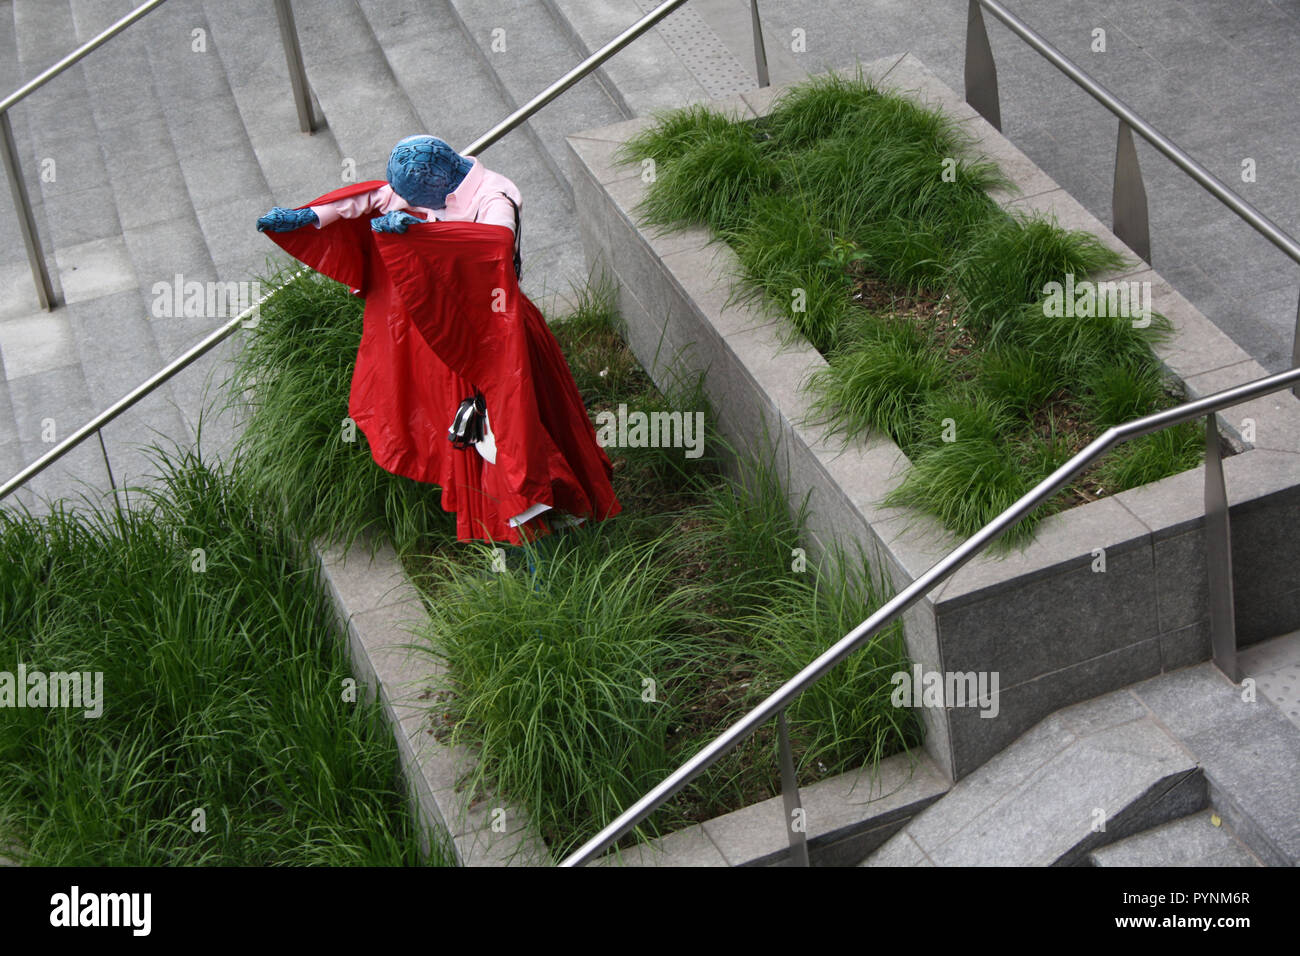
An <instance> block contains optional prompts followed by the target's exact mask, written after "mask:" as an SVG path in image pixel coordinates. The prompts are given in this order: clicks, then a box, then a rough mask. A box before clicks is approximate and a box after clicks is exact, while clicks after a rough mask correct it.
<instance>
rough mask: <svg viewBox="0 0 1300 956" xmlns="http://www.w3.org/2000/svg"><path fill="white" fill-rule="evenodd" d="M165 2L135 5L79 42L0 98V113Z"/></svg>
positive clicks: (157, 0)
mask: <svg viewBox="0 0 1300 956" xmlns="http://www.w3.org/2000/svg"><path fill="white" fill-rule="evenodd" d="M166 2H167V0H149V2H148V3H143V4H141V5H140V6H138V7H136V8H135V9H134V10H132V11H131V12H130V13H128V14H127V15H126V16H124V17H122V19H120V20H118V21H117V22H116V23H114V24H113V25H112V26H110V27H108V28H106V29H105V30H103V31H102V32H100V33H98V34H96V35H95V36H94V37H92V38H91V39H89V40H87V41H86V42H85V43H83V44H81V46H79V47H77V48H76V49H75V50H73V51H72V52H71V53H69V54H68V55H67V56H65V57H64V58H63V59H61V60H59V62H57V63H55V64H54V65H53V66H51V67H49V68H48V69H45V70H42V71H41V72H40V73H39V74H37V75H36V76H35V77H33V78H32V79H30V80H28V81H27V82H26V83H24V84H23V85H22V86H20V87H18V89H16V90H14V91H13V92H12V93H10V94H9V95H8V96H6V97H5V98H4V99H3V100H0V113H4V112H6V111H7V110H8V109H9V108H10V107H11V106H13V105H14V104H16V103H18V102H20V101H21V100H24V99H26V98H27V97H28V96H30V95H31V94H33V93H35V92H36V91H37V90H39V89H40V88H41V87H42V86H44V85H45V84H46V83H48V82H50V80H52V79H54V78H55V77H56V76H58V75H59V74H60V73H62V72H63V71H64V70H66V69H67V68H68V67H70V66H72V65H73V64H74V63H76V62H77V61H78V60H80V59H81V58H82V57H84V56H85V55H86V54H87V53H90V52H91V51H92V50H96V49H98V48H99V47H101V46H103V45H104V44H105V43H106V42H108V41H109V40H111V39H112V38H113V37H115V36H117V35H118V34H119V33H121V32H122V31H123V30H125V29H126V28H127V27H129V26H130V25H131V24H133V23H135V21H137V20H139V19H140V18H141V17H143V16H144V15H145V14H148V13H152V12H153V11H154V10H156V9H158V8H159V7H161V6H162V5H163V4H164V3H166Z"/></svg>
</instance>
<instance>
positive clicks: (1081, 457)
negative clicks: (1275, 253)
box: [559, 368, 1300, 866]
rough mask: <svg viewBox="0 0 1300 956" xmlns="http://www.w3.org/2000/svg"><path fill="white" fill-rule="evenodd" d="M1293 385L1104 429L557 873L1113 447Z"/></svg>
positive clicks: (1289, 379) (1239, 392) (1227, 393)
mask: <svg viewBox="0 0 1300 956" xmlns="http://www.w3.org/2000/svg"><path fill="white" fill-rule="evenodd" d="M1296 383H1300V368H1294V369H1290V370H1289V371H1286V372H1279V373H1277V374H1276V375H1269V376H1266V377H1264V378H1261V379H1257V380H1255V381H1253V382H1247V383H1246V384H1244V385H1238V386H1236V387H1234V388H1229V389H1225V390H1223V391H1222V392H1216V393H1215V394H1214V395H1209V396H1206V397H1205V398H1201V399H1197V400H1196V401H1194V402H1187V403H1185V404H1183V405H1177V406H1175V407H1173V408H1169V409H1165V410H1164V411H1161V412H1156V413H1155V414H1154V415H1147V416H1145V417H1143V418H1137V419H1134V420H1133V421H1131V422H1126V423H1124V424H1123V425H1117V426H1115V427H1113V428H1108V429H1107V430H1106V431H1105V432H1103V433H1102V434H1101V435H1100V436H1098V437H1097V438H1096V439H1095V440H1094V441H1093V442H1092V443H1091V444H1089V445H1088V446H1087V447H1086V448H1084V449H1083V450H1082V451H1080V452H1079V453H1078V454H1076V455H1075V456H1074V457H1072V458H1071V459H1070V460H1069V461H1067V462H1066V463H1065V464H1063V465H1061V467H1059V468H1057V469H1056V471H1054V472H1052V473H1051V474H1050V475H1048V476H1047V477H1046V478H1044V479H1043V480H1042V481H1040V482H1039V483H1038V484H1037V485H1036V486H1035V487H1034V488H1033V489H1031V490H1030V491H1028V492H1027V493H1025V494H1024V495H1022V496H1021V497H1020V498H1019V500H1017V501H1016V502H1015V504H1013V505H1011V506H1010V507H1009V508H1007V509H1006V510H1005V511H1003V512H1002V513H1001V514H1000V515H998V516H997V517H996V518H994V519H993V520H992V521H990V522H989V523H988V524H986V525H985V526H984V527H983V528H981V529H980V530H979V531H977V532H976V533H975V534H974V535H972V536H971V537H969V538H967V539H966V540H965V541H964V542H962V543H961V544H960V545H958V546H957V547H956V548H955V549H954V550H953V551H951V552H949V553H948V554H947V555H946V556H945V557H944V558H942V559H941V560H940V561H938V562H937V563H936V564H935V565H934V566H933V567H931V568H930V570H928V571H926V572H925V573H924V574H922V575H921V576H920V577H919V578H917V579H916V580H915V581H913V582H912V583H911V584H909V585H908V586H907V587H906V588H904V589H903V590H902V591H901V592H899V593H898V594H897V595H895V596H894V597H893V598H892V599H891V600H889V601H888V602H886V603H885V604H883V605H882V606H881V607H880V608H879V609H878V610H877V611H876V612H875V613H874V614H872V615H871V616H870V617H869V618H867V619H866V620H865V621H863V622H862V623H861V624H859V625H858V626H857V627H855V628H854V629H853V630H851V631H849V633H848V634H846V635H844V637H842V638H840V640H838V641H837V642H835V643H834V644H833V645H831V646H830V647H829V648H827V649H826V650H825V651H823V652H822V654H821V655H819V656H818V657H817V658H816V659H815V660H814V661H812V663H810V664H808V666H806V667H805V668H804V669H803V670H801V671H800V672H799V673H798V674H796V675H795V676H794V677H792V678H790V680H788V681H786V682H785V683H784V684H782V685H781V686H780V687H779V688H777V690H775V691H774V692H773V693H772V694H771V695H770V696H769V697H768V698H767V699H766V700H764V701H763V702H762V703H761V704H759V705H758V706H757V707H755V708H754V709H753V710H751V711H750V712H749V713H747V714H746V715H745V716H744V717H742V718H740V720H738V721H736V722H735V723H734V724H732V725H731V726H730V727H729V728H727V730H725V731H724V732H723V733H722V734H720V735H719V736H718V737H716V738H714V740H713V741H712V742H711V743H709V744H708V745H707V746H706V747H705V748H704V749H703V750H701V751H700V752H699V753H697V754H696V755H695V756H694V757H692V758H691V759H690V760H688V761H686V763H684V764H682V765H681V766H680V767H678V768H677V770H675V771H674V772H673V773H672V774H670V775H669V776H668V777H667V778H666V779H665V780H664V781H663V782H662V783H660V784H659V785H658V786H657V787H655V788H654V789H653V790H651V791H650V792H648V793H647V794H646V795H645V796H643V797H642V798H641V799H640V800H638V801H637V802H636V803H634V804H633V805H632V806H630V807H629V808H628V809H627V810H625V811H624V812H623V813H621V814H619V815H618V817H617V818H615V819H614V820H613V821H611V822H610V823H609V824H608V825H607V826H606V827H604V828H603V829H602V830H601V831H600V832H599V833H597V834H596V835H595V836H593V837H592V838H591V839H590V840H588V841H587V842H586V843H584V844H583V845H582V846H581V847H579V848H578V849H577V850H575V851H574V852H573V853H571V854H570V855H569V856H567V857H566V858H565V859H564V860H562V861H561V862H560V864H559V865H560V866H581V865H582V864H584V863H587V862H590V861H591V860H592V859H593V858H594V857H595V856H596V855H597V854H599V853H602V852H604V851H605V850H607V849H608V848H609V847H611V846H613V844H614V842H615V841H616V840H618V839H619V837H621V836H623V835H624V834H625V833H627V832H628V831H629V830H631V829H632V828H633V827H634V826H636V825H637V824H638V823H640V822H641V821H642V820H644V819H645V818H646V817H648V816H649V815H650V814H651V813H653V812H654V811H655V810H656V809H658V808H659V806H660V805H662V804H663V803H664V801H666V800H667V799H668V798H669V797H671V796H673V794H675V793H677V792H678V791H679V790H681V789H682V788H683V787H685V786H686V785H687V784H689V783H690V782H691V781H692V780H694V779H695V778H696V777H698V776H699V775H700V774H701V773H703V772H704V771H705V770H707V769H708V768H709V767H710V766H711V765H712V764H713V763H715V762H716V761H717V760H719V759H720V758H721V757H723V756H725V755H726V754H727V753H729V752H730V751H731V750H733V749H734V748H735V747H737V746H739V745H740V743H741V742H743V741H744V740H745V738H747V737H748V736H749V735H750V734H752V733H753V732H754V731H755V730H757V729H758V728H759V727H760V726H762V725H763V724H764V723H766V722H767V721H768V720H770V719H771V718H773V717H775V716H777V715H778V714H779V713H780V712H781V711H783V710H784V709H785V708H786V706H788V705H789V703H790V702H791V701H792V700H793V699H794V698H795V697H796V696H798V695H799V694H801V693H802V692H803V691H805V690H807V689H808V688H809V687H811V686H812V685H813V684H815V683H816V682H817V681H818V680H820V679H821V678H822V676H823V675H824V674H826V672H827V671H829V670H830V669H831V668H833V667H834V666H835V665H836V664H838V663H839V662H840V661H842V660H844V658H846V657H848V656H849V655H850V654H852V653H853V652H854V651H856V650H857V649H858V648H859V647H861V646H862V645H863V644H864V643H865V642H866V641H868V640H869V639H870V638H871V637H872V636H874V635H875V633H876V632H877V631H879V630H880V629H881V628H883V627H884V626H885V625H887V624H889V623H890V622H891V621H893V620H895V619H896V618H897V617H898V616H899V615H900V614H902V613H903V612H904V611H906V610H907V609H908V608H909V607H911V606H912V605H913V604H915V603H916V602H917V601H918V600H920V599H921V598H922V597H923V596H924V595H925V594H926V593H928V592H929V591H931V590H933V589H934V587H935V586H936V585H938V584H941V583H942V582H943V581H945V580H947V579H948V578H949V577H950V576H952V574H954V573H955V572H956V571H957V570H958V569H960V568H961V567H962V566H963V565H965V564H966V563H967V562H968V561H970V560H971V559H972V558H974V557H975V555H976V554H978V553H979V552H980V551H982V550H983V549H984V548H985V547H986V546H987V545H989V544H991V543H992V542H993V541H994V539H996V538H997V537H998V536H999V535H1000V534H1002V532H1004V531H1006V530H1007V529H1008V528H1010V527H1011V526H1012V525H1013V524H1015V523H1016V522H1017V521H1019V520H1020V519H1021V518H1023V517H1024V516H1025V515H1027V514H1028V513H1029V512H1030V511H1032V510H1033V509H1034V508H1035V507H1037V506H1038V505H1039V504H1041V503H1042V502H1043V501H1045V500H1046V499H1047V498H1048V497H1049V496H1050V495H1052V494H1054V493H1055V492H1056V491H1058V490H1059V489H1060V488H1062V487H1064V485H1065V484H1066V482H1068V481H1069V480H1070V479H1071V478H1073V477H1074V476H1075V475H1077V474H1079V472H1081V471H1083V470H1084V469H1085V468H1087V467H1088V466H1089V465H1090V464H1091V463H1092V462H1094V461H1095V460H1096V459H1097V458H1099V457H1101V456H1102V455H1103V454H1105V453H1106V452H1107V451H1109V450H1110V448H1111V447H1112V446H1114V445H1117V444H1119V443H1120V442H1124V441H1128V440H1129V439H1131V438H1137V437H1138V436H1140V435H1145V434H1147V433H1148V432H1154V431H1159V430H1160V429H1163V428H1169V427H1170V426H1173V425H1179V424H1182V423H1183V422H1189V421H1193V420H1195V419H1197V418H1200V417H1201V416H1202V415H1210V414H1213V413H1215V412H1217V411H1220V410H1222V409H1225V408H1229V407H1231V406H1233V405H1237V404H1239V403H1241V402H1245V401H1249V400H1250V399H1252V398H1258V397H1259V396H1261V395H1267V394H1269V393H1271V392H1276V391H1281V390H1282V389H1284V388H1286V387H1288V386H1290V385H1294V384H1296Z"/></svg>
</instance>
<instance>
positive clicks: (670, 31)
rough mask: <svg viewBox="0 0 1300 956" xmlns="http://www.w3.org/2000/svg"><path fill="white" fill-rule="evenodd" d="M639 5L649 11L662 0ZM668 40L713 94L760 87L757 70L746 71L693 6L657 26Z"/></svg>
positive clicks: (665, 19)
mask: <svg viewBox="0 0 1300 956" xmlns="http://www.w3.org/2000/svg"><path fill="white" fill-rule="evenodd" d="M636 2H637V6H639V7H640V8H641V9H642V10H643V11H645V12H646V13H649V12H650V11H651V10H653V9H654V8H655V7H657V6H659V3H660V0H636ZM656 29H657V30H658V31H659V35H660V36H662V37H663V38H664V42H665V43H667V44H668V45H669V46H670V47H672V49H673V52H674V53H676V54H677V55H678V56H679V57H680V58H681V60H682V62H683V63H684V64H686V68H687V69H688V70H690V71H691V75H692V76H694V77H695V78H696V79H697V80H699V82H700V85H701V86H702V87H704V89H705V90H707V91H708V94H709V96H710V97H719V96H730V95H731V94H733V93H744V92H746V91H748V90H753V89H756V88H757V87H758V80H756V79H755V77H754V72H753V70H746V69H745V68H744V67H743V66H741V64H740V61H739V60H737V59H736V58H735V56H733V55H732V53H731V51H730V50H728V49H727V47H726V45H725V44H724V43H723V42H722V41H721V40H719V39H718V35H717V34H716V33H714V32H713V28H712V27H710V26H709V25H708V24H707V23H705V22H704V20H703V18H702V17H700V15H699V14H698V13H696V12H695V11H694V10H692V9H691V8H690V7H682V8H681V9H680V10H677V11H674V12H673V13H671V14H669V15H668V16H667V17H665V18H664V19H663V20H660V21H659V25H658V26H657V27H656Z"/></svg>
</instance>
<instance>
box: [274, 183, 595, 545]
mask: <svg viewBox="0 0 1300 956" xmlns="http://www.w3.org/2000/svg"><path fill="white" fill-rule="evenodd" d="M382 185H384V184H383V183H382V182H367V183H357V184H354V185H351V186H345V187H343V188H342V189H338V190H335V191H333V192H331V193H327V194H326V195H324V196H321V197H320V198H319V199H315V200H313V201H312V202H311V203H308V204H307V205H321V204H324V203H327V202H333V201H335V200H338V199H345V198H348V197H350V196H354V195H357V194H359V193H362V192H368V191H370V190H372V189H375V188H377V187H379V186H382ZM300 208H303V207H300ZM267 235H268V236H270V237H271V239H272V240H274V241H275V242H276V243H277V244H278V245H279V246H280V247H281V248H283V249H284V250H285V251H286V252H288V253H289V254H290V255H292V256H293V257H294V258H296V259H298V260H299V261H301V262H303V263H305V264H306V265H308V266H310V267H311V268H313V269H315V270H316V271H318V272H320V273H322V274H324V275H326V276H329V277H330V278H331V279H335V280H337V281H339V282H343V283H346V284H347V285H348V286H349V287H350V288H352V289H354V290H356V292H357V293H358V294H359V295H361V296H363V297H364V298H365V300H366V308H365V317H364V324H363V328H362V333H361V346H360V348H359V349H358V351H357V363H356V369H355V371H354V372H353V375H352V390H351V394H350V395H349V397H348V415H349V416H350V417H351V418H352V419H353V420H354V421H355V422H356V423H357V427H359V428H360V429H361V430H362V432H364V433H365V436H366V439H367V441H369V443H370V450H371V454H372V455H373V456H374V459H375V463H376V464H378V465H379V466H380V467H381V468H384V469H386V470H387V471H390V472H392V473H393V474H397V475H404V476H405V477H407V478H413V479H415V480H416V481H423V482H430V483H433V484H437V485H439V486H441V488H442V507H443V508H444V509H445V510H447V511H454V512H455V513H456V530H457V537H459V538H460V540H462V541H463V540H467V539H471V538H482V539H487V540H491V541H509V542H511V543H514V544H520V543H522V540H523V538H522V536H521V532H522V531H523V530H524V529H529V530H530V531H531V534H530V535H529V537H530V538H531V537H536V536H537V535H538V534H542V533H545V532H546V531H548V530H550V526H549V524H548V522H547V519H548V518H549V517H550V516H551V515H553V514H556V513H557V512H567V513H568V514H570V515H574V516H578V517H582V518H585V519H588V520H594V521H601V520H604V519H605V518H609V517H612V516H614V515H616V514H618V512H619V511H620V510H621V506H620V505H619V503H618V500H617V499H616V498H615V497H614V489H613V486H612V485H611V483H610V478H611V476H612V473H613V469H612V467H611V465H610V461H609V457H608V456H607V455H606V454H605V451H604V449H602V448H601V447H600V445H599V444H598V443H597V440H596V430H595V428H594V427H593V426H592V424H591V420H590V419H589V418H588V417H587V410H586V407H585V406H584V405H583V403H582V396H581V394H580V393H579V392H578V387H577V385H576V383H575V382H574V381H573V374H572V373H571V372H570V371H569V366H568V364H567V363H566V362H565V360H564V355H563V354H562V353H561V351H560V346H559V343H558V342H557V341H556V340H555V336H554V335H553V334H552V332H551V330H550V328H549V327H548V326H547V324H546V319H545V318H544V317H543V316H542V314H541V312H540V311H539V310H538V308H537V306H535V305H534V304H533V303H532V302H531V301H530V300H529V299H528V297H527V296H526V295H524V294H523V292H522V291H521V290H520V288H519V283H518V280H517V279H516V277H515V272H514V264H513V257H514V233H513V232H512V231H511V230H510V229H509V228H508V227H506V226H497V225H486V224H481V223H471V222H453V221H444V222H436V223H428V224H415V225H412V226H410V227H409V228H408V229H407V231H406V232H405V233H401V234H390V233H377V232H374V231H373V230H371V228H370V221H369V219H365V218H360V219H340V220H339V221H337V222H334V223H331V224H330V225H327V226H324V227H322V228H320V229H314V228H311V227H307V228H303V229H296V230H294V231H292V232H281V233H274V232H270V233H267ZM476 386H477V388H478V389H479V390H480V391H481V392H482V393H483V396H484V399H485V402H486V405H487V410H488V418H489V420H490V421H491V423H492V432H493V434H494V435H495V437H496V464H495V465H492V464H489V463H488V462H487V461H485V460H484V459H483V457H482V456H481V455H479V454H478V453H477V452H475V451H474V450H473V449H466V450H460V449H456V448H454V447H453V446H452V444H451V442H449V441H448V440H447V429H448V428H449V427H450V425H451V421H452V418H453V416H454V415H455V413H456V409H457V408H458V407H459V406H460V403H461V401H462V400H464V399H466V398H468V397H470V396H471V395H472V394H473V392H474V388H475V387H476ZM539 503H540V504H545V505H549V506H551V508H552V509H554V510H553V511H548V512H544V513H543V514H541V515H539V516H538V517H535V518H532V519H531V520H529V521H527V522H525V523H524V524H522V525H520V526H518V527H512V526H511V525H510V524H509V519H510V517H511V516H514V515H520V514H522V513H523V512H525V511H526V510H527V509H528V508H529V507H531V506H533V505H536V504H539Z"/></svg>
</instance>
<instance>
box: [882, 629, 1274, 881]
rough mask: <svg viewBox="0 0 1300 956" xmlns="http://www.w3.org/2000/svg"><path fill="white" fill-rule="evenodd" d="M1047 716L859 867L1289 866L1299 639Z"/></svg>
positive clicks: (1170, 675) (1173, 674)
mask: <svg viewBox="0 0 1300 956" xmlns="http://www.w3.org/2000/svg"><path fill="white" fill-rule="evenodd" d="M1242 665H1243V669H1244V671H1245V673H1246V674H1247V675H1248V679H1247V681H1245V682H1244V683H1243V684H1242V685H1241V686H1235V685H1233V684H1232V683H1230V682H1229V681H1228V680H1227V679H1226V678H1224V677H1223V675H1222V674H1220V673H1219V672H1218V670H1216V669H1215V668H1214V666H1213V665H1212V664H1200V665H1197V666H1195V667H1189V668H1184V669H1183V670H1178V671H1172V672H1169V673H1166V674H1162V675H1160V676H1159V677H1156V678H1152V679H1151V680H1148V681H1144V682H1142V683H1139V684H1136V685H1134V686H1132V687H1129V688H1126V689H1124V690H1121V691H1116V692H1115V693H1111V694H1107V695H1105V696H1102V697H1098V698H1096V699H1095V700H1090V701H1085V702H1084V703H1081V704H1076V705H1074V706H1072V707H1067V708H1065V709H1063V710H1060V711H1058V712H1057V713H1055V714H1054V715H1052V716H1051V717H1049V718H1048V719H1047V720H1044V721H1043V722H1041V723H1040V724H1038V725H1037V726H1036V727H1034V728H1033V729H1032V730H1030V731H1029V732H1028V733H1026V734H1025V735H1023V736H1022V737H1020V738H1019V739H1018V740H1017V741H1016V742H1015V743H1014V744H1012V745H1011V746H1010V747H1008V748H1006V749H1005V750H1003V751H1002V752H1001V753H999V754H998V755H997V756H996V757H994V758H993V759H992V760H990V761H989V762H988V763H986V764H985V765H984V766H982V767H980V768H979V769H978V770H976V771H975V772H974V773H972V774H970V775H969V776H967V777H965V778H963V779H962V780H960V781H958V782H957V784H956V785H955V786H953V788H952V789H951V790H950V791H949V792H948V793H947V794H946V795H944V796H943V797H942V798H940V799H939V800H937V801H935V802H934V803H933V804H931V805H930V806H929V807H928V808H927V809H926V810H924V811H923V812H922V813H920V814H918V815H917V816H915V817H914V818H913V819H912V820H910V821H909V822H908V823H907V825H906V826H904V827H903V828H902V829H900V830H899V831H898V832H897V833H896V834H894V835H893V836H892V837H891V838H890V839H889V840H888V841H887V842H885V843H884V844H883V845H882V846H881V847H880V848H879V849H878V850H876V851H875V852H874V853H871V854H870V855H869V856H868V857H867V858H866V859H865V860H863V862H862V864H861V865H863V866H972V865H975V866H982V865H1001V866H1089V865H1091V866H1260V865H1268V866H1295V865H1296V864H1297V863H1298V862H1300V787H1298V786H1297V785H1296V781H1297V780H1300V704H1297V702H1296V698H1297V696H1300V695H1298V694H1297V693H1296V691H1297V690H1300V688H1297V687H1293V686H1292V684H1291V679H1292V677H1291V675H1293V674H1295V673H1297V672H1300V633H1297V634H1292V635H1288V636H1286V637H1281V638H1277V639H1276V640H1273V641H1267V642H1264V643H1261V644H1257V645H1255V646H1253V647H1251V648H1249V649H1247V650H1246V651H1245V652H1243V654H1242Z"/></svg>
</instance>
